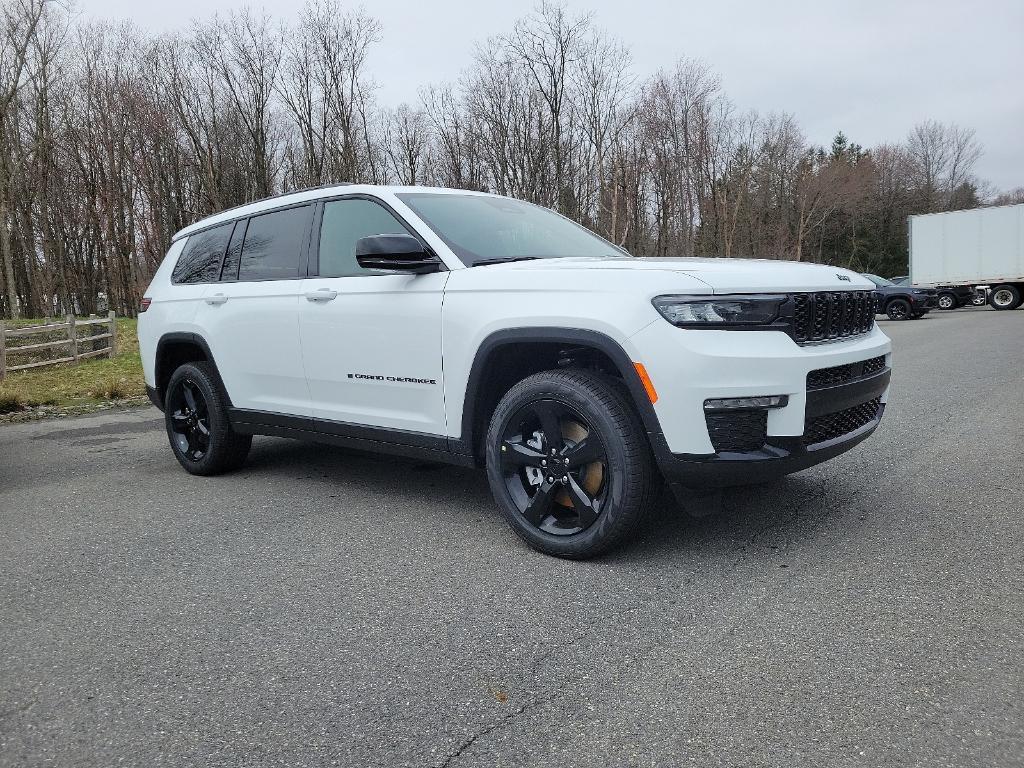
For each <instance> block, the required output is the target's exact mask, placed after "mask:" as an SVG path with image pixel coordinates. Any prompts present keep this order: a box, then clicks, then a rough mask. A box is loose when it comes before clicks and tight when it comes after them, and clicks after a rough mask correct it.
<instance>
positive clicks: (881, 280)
mask: <svg viewBox="0 0 1024 768" xmlns="http://www.w3.org/2000/svg"><path fill="white" fill-rule="evenodd" d="M864 277H866V278H867V279H868V280H870V281H871V282H872V283H874V284H875V285H895V283H893V282H890V281H889V280H886V279H885V278H884V277H879V276H878V275H868V274H865V275H864Z"/></svg>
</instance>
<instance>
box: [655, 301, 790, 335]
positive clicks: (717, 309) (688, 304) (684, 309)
mask: <svg viewBox="0 0 1024 768" xmlns="http://www.w3.org/2000/svg"><path fill="white" fill-rule="evenodd" d="M785 300H786V297H785V296H775V295H761V296H701V297H696V296H658V297H657V298H655V299H654V300H653V302H652V303H653V304H654V308H655V309H657V310H658V311H659V312H660V313H661V314H662V317H664V318H665V319H666V320H668V321H669V322H670V323H672V324H673V325H678V326H682V327H688V326H689V327H698V328H708V327H715V326H735V325H740V326H742V325H770V324H771V323H772V322H773V321H774V320H775V319H776V318H777V317H778V316H779V308H780V307H781V306H782V302H783V301H785Z"/></svg>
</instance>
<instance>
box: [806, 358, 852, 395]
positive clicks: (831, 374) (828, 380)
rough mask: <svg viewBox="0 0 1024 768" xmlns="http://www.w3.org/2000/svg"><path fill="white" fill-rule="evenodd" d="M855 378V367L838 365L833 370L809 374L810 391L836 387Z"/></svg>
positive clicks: (808, 384)
mask: <svg viewBox="0 0 1024 768" xmlns="http://www.w3.org/2000/svg"><path fill="white" fill-rule="evenodd" d="M852 378H853V365H852V364H851V363H847V364H846V365H836V366H834V367H832V368H819V369H818V370H816V371H811V372H810V373H808V374H807V388H808V389H822V388H824V387H834V386H836V385H837V384H842V383H843V382H846V381H849V380H850V379H852Z"/></svg>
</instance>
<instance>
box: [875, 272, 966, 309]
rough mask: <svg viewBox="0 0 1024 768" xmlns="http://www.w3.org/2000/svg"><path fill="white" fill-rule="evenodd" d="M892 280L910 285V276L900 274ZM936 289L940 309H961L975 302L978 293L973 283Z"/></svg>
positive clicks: (906, 285)
mask: <svg viewBox="0 0 1024 768" xmlns="http://www.w3.org/2000/svg"><path fill="white" fill-rule="evenodd" d="M890 282H891V283H892V284H893V285H898V286H903V287H910V276H909V275H900V276H899V277H894V278H892V279H891V280H890ZM936 290H937V291H938V296H937V298H936V300H937V302H938V307H939V309H959V308H960V307H966V306H968V305H969V304H975V303H976V302H975V301H974V298H975V297H976V296H977V295H978V292H977V291H976V290H975V288H974V286H972V285H940V286H939V287H938V288H937V289H936ZM982 303H984V302H982Z"/></svg>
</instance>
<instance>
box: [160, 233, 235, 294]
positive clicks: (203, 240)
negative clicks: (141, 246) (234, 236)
mask: <svg viewBox="0 0 1024 768" xmlns="http://www.w3.org/2000/svg"><path fill="white" fill-rule="evenodd" d="M231 227H232V225H231V224H222V225H220V226H219V227H213V228H212V229H207V230H206V231H204V232H198V233H196V234H194V235H189V238H188V240H187V241H186V242H185V248H184V250H183V251H182V252H181V256H179V257H178V263H177V264H175V265H174V271H173V272H171V281H172V282H175V283H213V282H216V281H217V277H218V275H219V274H220V260H221V257H223V256H224V249H225V248H227V247H228V238H230V237H231Z"/></svg>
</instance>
